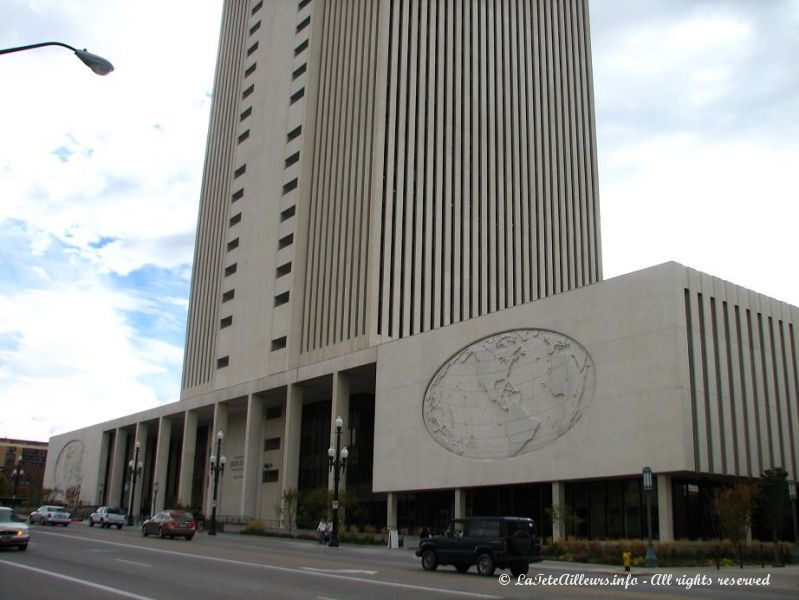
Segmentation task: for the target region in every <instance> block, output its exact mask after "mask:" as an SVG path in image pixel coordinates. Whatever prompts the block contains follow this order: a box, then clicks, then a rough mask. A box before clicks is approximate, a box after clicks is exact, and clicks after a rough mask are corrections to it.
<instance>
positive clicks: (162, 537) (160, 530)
mask: <svg viewBox="0 0 799 600" xmlns="http://www.w3.org/2000/svg"><path fill="white" fill-rule="evenodd" d="M158 537H160V538H161V539H164V538H165V537H166V535H164V528H163V527H159V528H158Z"/></svg>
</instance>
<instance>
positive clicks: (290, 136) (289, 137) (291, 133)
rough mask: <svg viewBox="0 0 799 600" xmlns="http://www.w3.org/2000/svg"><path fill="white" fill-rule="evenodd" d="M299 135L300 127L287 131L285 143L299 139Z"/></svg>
mask: <svg viewBox="0 0 799 600" xmlns="http://www.w3.org/2000/svg"><path fill="white" fill-rule="evenodd" d="M301 133H302V125H297V127H295V128H294V129H292V130H291V131H289V132H288V134H287V135H286V142H290V141H291V140H295V139H297V138H298V137H300V134H301Z"/></svg>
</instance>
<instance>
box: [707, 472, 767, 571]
mask: <svg viewBox="0 0 799 600" xmlns="http://www.w3.org/2000/svg"><path fill="white" fill-rule="evenodd" d="M757 494H758V488H757V485H756V484H754V483H750V482H747V481H739V482H737V483H736V484H735V485H733V486H732V487H727V488H720V489H717V490H716V491H715V492H714V493H713V500H712V501H711V506H710V508H711V511H712V512H713V514H714V515H716V517H717V518H718V520H719V525H720V526H721V529H722V530H723V531H724V534H725V535H726V536H727V538H728V539H729V540H730V542H732V544H733V546H734V547H735V555H736V557H737V558H738V564H739V565H740V567H741V568H742V569H743V567H744V563H743V553H742V552H741V540H742V539H744V538H745V537H746V533H747V529H748V528H749V525H750V523H751V519H752V511H753V510H754V508H755V500H756V499H757Z"/></svg>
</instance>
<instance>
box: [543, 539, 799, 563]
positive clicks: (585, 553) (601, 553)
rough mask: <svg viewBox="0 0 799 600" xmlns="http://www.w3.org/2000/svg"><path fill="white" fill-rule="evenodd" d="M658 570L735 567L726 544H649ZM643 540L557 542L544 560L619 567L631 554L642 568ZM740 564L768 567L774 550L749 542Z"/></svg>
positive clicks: (786, 554)
mask: <svg viewBox="0 0 799 600" xmlns="http://www.w3.org/2000/svg"><path fill="white" fill-rule="evenodd" d="M653 543H654V546H655V554H656V555H657V561H658V566H661V567H665V566H675V567H676V566H706V565H715V564H716V561H717V560H718V561H719V564H720V565H721V566H734V565H736V564H737V562H736V557H735V547H734V546H733V544H732V543H730V542H729V541H718V540H697V541H689V540H680V541H676V542H653ZM646 548H647V542H646V540H610V541H589V540H558V541H556V542H551V543H549V544H547V545H545V546H544V548H543V555H544V558H549V559H551V560H562V561H569V562H584V563H599V564H606V565H621V564H622V553H624V552H630V553H631V554H632V563H633V566H642V565H643V564H644V557H645V556H646ZM780 548H781V552H782V556H783V560H784V561H785V562H786V563H789V564H790V562H791V559H792V548H793V544H789V543H783V544H781V546H780ZM741 552H742V556H743V561H744V563H748V564H761V562H765V563H769V564H770V563H771V562H772V560H773V557H774V547H773V546H772V545H771V543H770V542H763V543H761V542H752V543H751V544H744V545H743V546H742V548H741Z"/></svg>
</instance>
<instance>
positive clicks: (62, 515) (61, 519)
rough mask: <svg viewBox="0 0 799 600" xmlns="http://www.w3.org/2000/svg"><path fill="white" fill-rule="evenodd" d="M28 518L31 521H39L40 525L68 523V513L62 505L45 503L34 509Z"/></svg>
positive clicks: (65, 524) (64, 524)
mask: <svg viewBox="0 0 799 600" xmlns="http://www.w3.org/2000/svg"><path fill="white" fill-rule="evenodd" d="M28 520H29V521H30V522H31V523H41V524H42V525H63V526H64V527H66V526H67V525H69V523H70V518H69V513H68V512H67V509H66V508H64V507H63V506H55V505H51V504H45V505H44V506H40V507H39V508H37V509H36V510H34V511H33V512H32V513H31V515H30V517H28Z"/></svg>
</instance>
